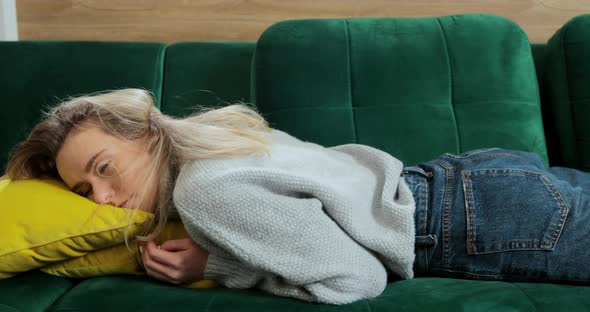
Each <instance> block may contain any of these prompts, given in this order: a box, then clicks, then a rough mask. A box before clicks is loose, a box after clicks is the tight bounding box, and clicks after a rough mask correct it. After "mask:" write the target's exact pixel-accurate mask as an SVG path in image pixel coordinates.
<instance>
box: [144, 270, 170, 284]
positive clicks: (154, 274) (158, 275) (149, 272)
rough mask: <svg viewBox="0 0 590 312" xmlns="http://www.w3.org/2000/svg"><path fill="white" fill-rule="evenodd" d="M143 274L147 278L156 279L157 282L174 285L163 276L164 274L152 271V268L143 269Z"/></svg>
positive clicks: (168, 278)
mask: <svg viewBox="0 0 590 312" xmlns="http://www.w3.org/2000/svg"><path fill="white" fill-rule="evenodd" d="M145 273H146V274H147V275H148V276H149V277H152V278H155V279H157V280H159V281H162V282H166V283H170V284H175V283H174V282H173V281H172V280H171V279H170V277H168V276H167V275H165V274H164V273H161V272H159V271H157V270H154V269H152V268H150V267H146V269H145Z"/></svg>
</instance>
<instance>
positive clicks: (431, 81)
mask: <svg viewBox="0 0 590 312" xmlns="http://www.w3.org/2000/svg"><path fill="white" fill-rule="evenodd" d="M252 71H253V72H252V75H253V76H252V77H253V90H252V96H253V100H254V101H255V104H256V106H257V107H258V108H259V109H260V110H261V111H262V112H263V113H264V114H265V116H267V118H268V119H269V121H270V122H271V125H272V126H274V127H276V128H279V129H281V130H285V131H287V132H289V133H291V134H293V135H295V136H297V137H299V138H301V139H304V140H309V141H314V142H316V143H320V144H323V145H328V146H332V145H338V144H345V143H362V144H367V145H371V146H373V147H377V148H380V149H382V150H385V151H387V152H389V153H390V154H392V155H394V156H396V157H398V158H400V159H401V160H402V161H404V162H405V163H406V164H415V163H418V162H421V161H426V160H430V159H432V158H435V157H437V156H439V155H440V154H442V153H445V152H454V153H461V152H464V151H468V150H473V149H477V148H484V147H494V146H497V147H503V148H511V149H519V150H525V151H533V152H536V153H538V154H539V155H540V156H541V157H543V158H544V159H545V160H547V151H546V145H545V138H544V133H543V124H542V118H541V109H540V100H539V91H538V86H537V80H536V75H535V65H534V62H533V57H532V54H531V47H530V44H529V42H528V39H527V36H526V35H525V34H524V32H523V31H522V29H521V28H520V27H519V26H517V25H516V24H514V23H513V22H511V21H509V20H507V19H504V18H501V17H498V16H493V15H478V14H474V15H459V16H446V17H438V18H368V19H333V20H294V21H284V22H280V23H278V24H275V25H273V26H271V27H270V28H268V29H267V30H266V31H265V32H264V33H263V34H262V36H261V37H260V39H259V40H258V43H257V46H256V50H255V53H254V60H253V68H252Z"/></svg>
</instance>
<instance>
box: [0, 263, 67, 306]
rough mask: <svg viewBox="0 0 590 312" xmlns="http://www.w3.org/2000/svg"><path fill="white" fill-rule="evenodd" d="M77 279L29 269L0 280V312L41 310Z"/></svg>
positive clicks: (62, 293)
mask: <svg viewBox="0 0 590 312" xmlns="http://www.w3.org/2000/svg"><path fill="white" fill-rule="evenodd" d="M74 285H75V281H72V280H69V279H65V278H61V277H56V276H52V275H48V274H45V273H42V272H39V271H29V272H26V273H21V274H19V275H17V276H14V277H11V278H8V279H3V280H0V312H17V311H22V312H41V311H47V310H48V309H49V307H50V306H51V305H52V304H53V303H54V302H55V301H56V300H57V299H58V298H60V297H61V296H63V295H64V294H65V293H66V292H67V291H68V290H69V289H71V288H72V287H73V286H74Z"/></svg>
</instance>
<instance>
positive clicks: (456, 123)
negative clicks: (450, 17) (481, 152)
mask: <svg viewBox="0 0 590 312" xmlns="http://www.w3.org/2000/svg"><path fill="white" fill-rule="evenodd" d="M436 21H437V23H438V28H439V30H440V34H441V38H442V44H443V47H444V51H445V52H446V54H447V64H448V68H449V76H448V78H449V98H450V101H449V102H450V104H451V109H452V112H453V120H454V121H455V128H456V129H457V151H458V152H459V153H461V152H462V146H461V145H462V144H461V131H460V129H459V121H458V120H457V112H456V108H455V104H454V101H453V100H454V99H453V97H454V94H453V69H452V66H451V55H450V52H449V47H448V45H447V36H446V35H445V31H444V29H443V26H442V23H441V21H440V18H438V17H437V18H436Z"/></svg>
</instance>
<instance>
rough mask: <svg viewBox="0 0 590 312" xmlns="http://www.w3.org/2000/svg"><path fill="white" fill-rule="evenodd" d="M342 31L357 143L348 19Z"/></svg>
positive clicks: (356, 141)
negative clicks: (344, 39) (343, 33)
mask: <svg viewBox="0 0 590 312" xmlns="http://www.w3.org/2000/svg"><path fill="white" fill-rule="evenodd" d="M344 32H345V35H346V50H347V51H346V58H347V61H348V62H347V63H348V92H349V96H350V115H351V117H352V130H353V135H354V138H353V140H354V142H355V143H358V140H357V138H358V137H357V129H356V118H355V117H356V116H355V106H354V96H353V92H352V87H353V85H352V57H351V50H352V49H351V47H350V30H349V27H348V20H347V19H345V20H344Z"/></svg>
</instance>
